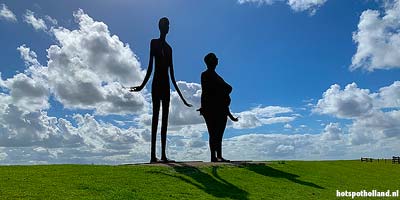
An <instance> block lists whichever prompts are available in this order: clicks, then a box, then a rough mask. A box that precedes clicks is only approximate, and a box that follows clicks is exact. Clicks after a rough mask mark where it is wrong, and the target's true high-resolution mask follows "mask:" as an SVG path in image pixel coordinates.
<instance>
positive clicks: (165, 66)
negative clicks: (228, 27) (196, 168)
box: [130, 17, 192, 163]
mask: <svg viewBox="0 0 400 200" xmlns="http://www.w3.org/2000/svg"><path fill="white" fill-rule="evenodd" d="M158 27H159V29H160V38H158V39H152V40H151V43H150V58H149V66H148V67H147V73H146V76H145V78H144V81H143V83H142V84H141V85H140V86H137V87H131V88H130V91H131V92H133V91H135V92H137V91H140V90H142V89H143V88H144V86H145V85H146V83H147V81H148V80H149V78H150V75H151V73H152V71H153V59H154V60H155V70H154V77H153V83H152V85H151V98H152V104H153V118H152V122H151V159H150V163H154V162H160V160H159V159H158V158H157V157H156V138H157V125H158V115H159V112H160V102H161V103H162V122H161V161H162V162H174V161H173V160H170V159H168V158H167V155H166V153H165V148H166V143H167V127H168V113H169V101H170V86H169V85H170V83H169V76H168V71H169V74H170V75H171V81H172V84H173V85H174V87H175V89H176V92H177V93H178V95H179V97H180V98H181V99H182V101H183V103H184V104H185V105H186V106H188V107H191V106H192V105H190V104H188V103H187V102H186V100H185V99H184V98H183V96H182V93H181V91H180V90H179V87H178V85H177V84H176V81H175V75H174V66H173V63H172V48H171V46H169V44H168V43H167V41H166V40H165V38H166V36H167V33H168V31H169V20H168V18H166V17H163V18H161V19H160V21H159V23H158Z"/></svg>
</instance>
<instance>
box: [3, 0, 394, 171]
mask: <svg viewBox="0 0 400 200" xmlns="http://www.w3.org/2000/svg"><path fill="white" fill-rule="evenodd" d="M163 16H167V17H168V18H169V19H170V22H171V24H170V34H169V35H168V37H167V40H168V42H169V43H170V45H171V46H172V48H173V54H174V65H175V75H176V78H177V79H178V80H179V82H178V85H179V87H180V88H181V90H182V92H183V94H184V96H185V97H186V98H187V100H188V101H189V102H190V103H192V104H193V105H194V107H193V108H187V107H185V106H184V105H183V103H182V102H181V101H180V99H179V96H178V95H177V94H176V93H175V92H173V93H172V94H171V107H170V118H169V129H168V147H167V149H168V150H167V154H168V155H169V157H170V158H172V159H176V160H208V159H209V152H208V133H207V131H206V127H205V124H204V121H203V119H202V118H201V117H200V116H199V113H198V112H196V109H197V108H198V107H199V106H200V105H199V104H200V95H201V86H200V85H199V82H200V74H201V72H202V71H203V70H205V66H204V64H203V57H204V56H205V55H206V54H207V53H209V52H214V53H216V55H217V56H218V57H219V61H220V64H219V66H218V68H217V71H218V73H219V74H220V75H221V76H223V77H224V78H225V80H226V81H227V82H228V83H230V84H231V85H232V86H233V88H234V89H233V93H232V95H231V97H232V104H231V110H232V112H233V113H234V114H235V115H237V116H239V117H240V118H239V122H237V123H232V122H229V123H228V127H227V130H226V132H225V135H224V142H223V149H224V153H225V157H226V158H228V159H233V160H239V159H242V160H283V159H305V160H320V159H323V160H325V159H357V158H359V157H360V156H368V157H390V156H393V155H398V153H399V152H400V145H399V139H400V110H399V108H400V80H399V77H400V0H376V1H375V0H354V1H348V0H223V1H214V0H203V1H197V0H186V1H180V0H170V1H157V0H146V1H129V2H128V1H122V0H116V1H97V2H96V3H92V1H83V2H82V1H78V0H72V1H50V0H48V1H44V0H43V1H41V0H35V1H29V2H27V1H22V0H16V1H15V0H13V1H0V33H1V34H0V35H1V36H0V44H1V46H0V164H40V163H95V164H122V163H136V162H147V161H148V160H149V158H150V156H149V155H150V152H149V151H150V143H149V139H150V124H151V96H150V87H149V85H150V84H148V86H147V87H146V89H145V90H143V91H141V92H139V93H130V92H129V91H127V89H124V87H127V86H136V85H138V84H140V83H141V81H142V80H143V78H144V73H145V71H146V69H147V65H146V64H147V61H148V59H149V55H148V54H149V42H150V40H151V39H152V38H157V37H158V27H157V23H158V19H159V18H161V17H163ZM158 146H159V140H158ZM158 152H160V151H159V149H158Z"/></svg>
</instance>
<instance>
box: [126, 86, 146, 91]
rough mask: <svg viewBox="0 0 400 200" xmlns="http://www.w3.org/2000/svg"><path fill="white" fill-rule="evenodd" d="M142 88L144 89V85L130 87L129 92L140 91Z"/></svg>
mask: <svg viewBox="0 0 400 200" xmlns="http://www.w3.org/2000/svg"><path fill="white" fill-rule="evenodd" d="M142 89H143V87H141V86H136V87H130V88H129V92H139V91H140V90H142Z"/></svg>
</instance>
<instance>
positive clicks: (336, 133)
mask: <svg viewBox="0 0 400 200" xmlns="http://www.w3.org/2000/svg"><path fill="white" fill-rule="evenodd" d="M341 135H343V131H342V129H341V128H340V125H339V123H329V124H328V125H326V127H325V129H324V132H323V133H322V136H321V137H322V139H323V140H340V139H341Z"/></svg>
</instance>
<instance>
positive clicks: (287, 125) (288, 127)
mask: <svg viewBox="0 0 400 200" xmlns="http://www.w3.org/2000/svg"><path fill="white" fill-rule="evenodd" d="M283 128H286V129H292V128H293V127H292V125H290V124H285V125H284V126H283Z"/></svg>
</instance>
